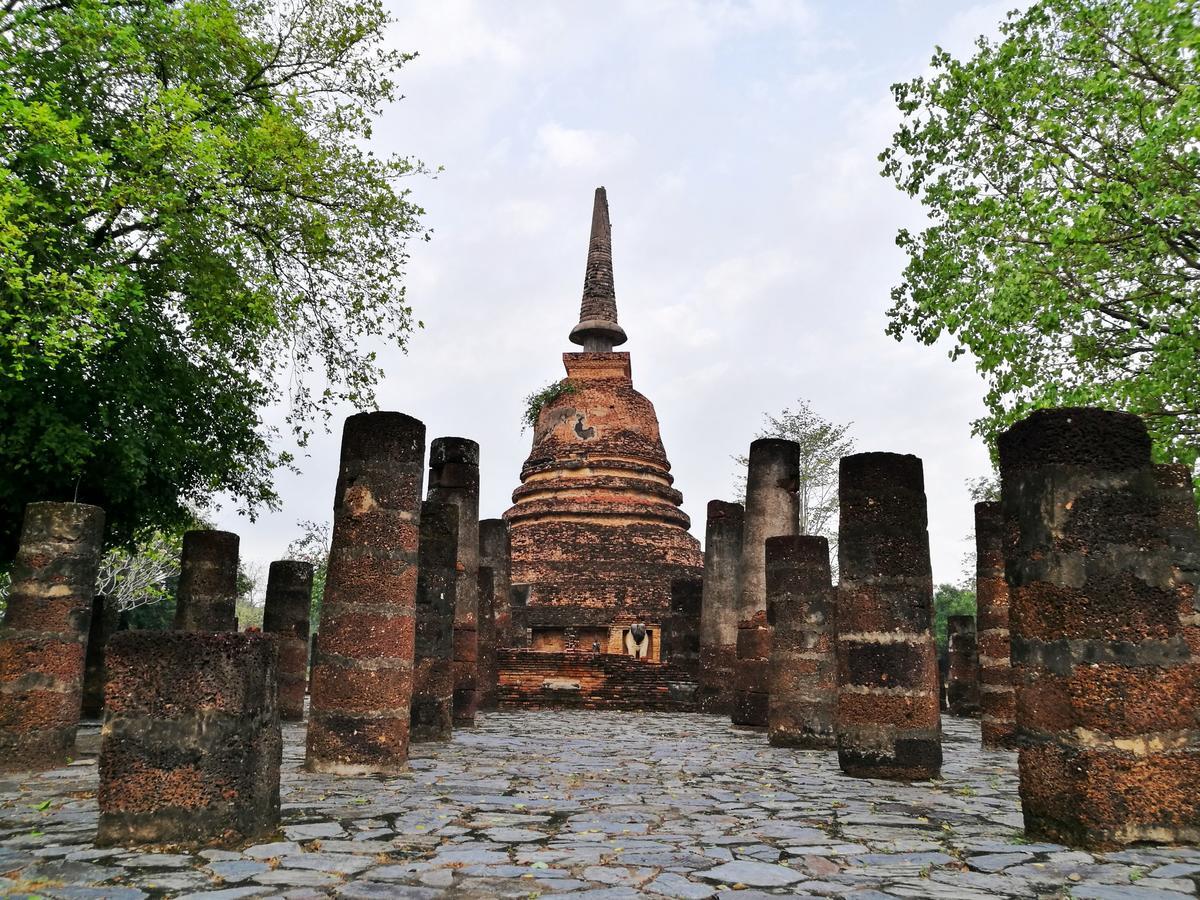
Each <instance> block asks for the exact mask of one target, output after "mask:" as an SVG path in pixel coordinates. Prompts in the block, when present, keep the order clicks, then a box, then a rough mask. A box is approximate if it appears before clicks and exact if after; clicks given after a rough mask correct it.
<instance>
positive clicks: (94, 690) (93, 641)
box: [82, 594, 121, 719]
mask: <svg viewBox="0 0 1200 900" xmlns="http://www.w3.org/2000/svg"><path fill="white" fill-rule="evenodd" d="M120 623H121V610H120V609H118V607H117V602H116V600H115V599H114V598H112V597H106V596H104V595H103V594H97V595H96V596H95V597H94V598H93V599H92V620H91V624H90V625H89V627H88V640H87V655H86V656H85V657H84V663H83V706H82V715H83V718H85V719H98V718H100V717H101V716H102V715H104V680H105V675H104V652H105V648H106V647H107V646H108V639H109V638H110V637H112V636H113V635H114V634H116V632H117V626H118V625H120Z"/></svg>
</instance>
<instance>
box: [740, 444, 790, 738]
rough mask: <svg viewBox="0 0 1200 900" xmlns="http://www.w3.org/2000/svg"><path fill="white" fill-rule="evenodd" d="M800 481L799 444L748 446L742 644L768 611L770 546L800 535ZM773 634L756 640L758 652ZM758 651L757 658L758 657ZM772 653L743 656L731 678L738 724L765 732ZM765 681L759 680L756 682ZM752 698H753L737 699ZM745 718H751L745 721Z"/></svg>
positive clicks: (757, 637) (743, 537)
mask: <svg viewBox="0 0 1200 900" xmlns="http://www.w3.org/2000/svg"><path fill="white" fill-rule="evenodd" d="M799 479H800V445H799V444H797V443H796V442H795V441H788V440H783V439H782V438H759V439H758V440H757V441H755V442H754V443H752V444H751V445H750V464H749V468H748V469H747V471H746V514H745V518H744V523H743V530H742V563H741V584H742V594H741V602H740V603H739V605H738V630H739V634H738V644H739V646H740V645H741V643H742V641H743V637H742V634H741V632H742V630H744V629H749V631H750V632H754V631H757V630H758V628H759V625H758V624H757V621H758V618H757V617H756V614H757V613H760V612H761V613H764V617H763V622H764V625H763V627H766V626H765V621H766V619H765V613H766V611H767V557H766V542H767V538H769V537H776V536H777V535H794V534H798V533H799V530H800V500H799V495H798V494H797V489H798V487H799ZM764 640H765V641H768V642H769V641H770V634H769V633H768V634H766V635H761V636H756V637H755V638H754V639H753V642H754V645H755V647H756V648H758V649H761V647H759V645H760V644H761V642H762V641H764ZM758 649H756V650H755V653H757V652H758ZM769 656H770V652H769V650H768V652H767V653H766V655H765V656H763V657H761V658H759V657H758V656H751V657H743V656H742V654H741V651H740V650H739V652H738V660H741V659H743V658H745V659H748V660H749V665H748V667H743V666H742V665H741V663H740V662H738V663H735V667H736V668H737V671H736V673H735V677H734V679H733V683H734V688H733V689H734V696H733V700H732V702H733V707H734V709H735V710H736V712H734V713H731V714H730V715H731V717H734V718H733V721H734V724H737V725H748V726H754V727H761V728H765V727H766V726H767V701H766V698H767V691H768V685H767V681H766V679H767V668H768V664H769V659H768V658H769ZM756 678H757V679H761V680H758V681H756V680H755V679H756ZM744 693H752V694H755V695H756V696H755V697H753V698H752V697H746V696H739V694H744ZM746 716H750V717H751V718H749V719H747V718H746Z"/></svg>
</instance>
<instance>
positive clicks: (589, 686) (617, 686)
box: [498, 649, 698, 712]
mask: <svg viewBox="0 0 1200 900" xmlns="http://www.w3.org/2000/svg"><path fill="white" fill-rule="evenodd" d="M498 656H499V659H498V663H499V669H500V691H499V699H500V707H501V708H502V709H503V708H508V709H543V708H553V707H559V708H569V709H628V710H656V711H673V712H692V711H694V710H695V709H696V704H695V695H696V689H697V687H698V685H697V683H696V681H695V679H694V678H692V676H691V675H689V674H688V673H687V672H685V671H684V670H683V669H681V668H679V667H678V666H674V665H671V664H670V663H658V662H649V661H647V660H640V659H634V658H633V657H630V656H619V655H617V654H612V653H592V652H590V651H586V652H585V651H582V650H565V651H556V652H543V651H537V650H514V649H503V650H500V651H498Z"/></svg>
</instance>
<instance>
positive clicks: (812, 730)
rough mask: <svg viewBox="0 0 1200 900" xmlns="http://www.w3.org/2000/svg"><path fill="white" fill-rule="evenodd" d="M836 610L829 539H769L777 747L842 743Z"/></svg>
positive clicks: (772, 729) (772, 727)
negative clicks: (839, 740) (838, 722)
mask: <svg viewBox="0 0 1200 900" xmlns="http://www.w3.org/2000/svg"><path fill="white" fill-rule="evenodd" d="M833 614H834V591H833V583H832V580H831V576H830V571H829V542H828V541H826V540H825V538H823V537H810V536H808V535H797V536H794V537H793V536H786V537H770V538H767V623H768V624H769V625H770V626H771V663H770V669H769V677H768V680H769V687H770V701H769V706H768V715H767V718H768V732H767V733H768V739H769V741H770V743H771V744H772V745H773V746H776V747H798V748H801V749H805V750H832V749H833V748H834V746H835V745H836V734H835V729H834V718H835V715H836V712H837V661H836V659H835V656H834V637H833Z"/></svg>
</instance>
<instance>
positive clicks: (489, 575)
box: [476, 566, 499, 709]
mask: <svg viewBox="0 0 1200 900" xmlns="http://www.w3.org/2000/svg"><path fill="white" fill-rule="evenodd" d="M495 590H496V583H495V573H494V572H493V571H492V569H491V568H490V567H489V566H480V567H479V623H478V630H477V632H476V640H477V642H478V645H479V646H478V660H477V663H478V665H477V669H478V673H479V708H480V709H495V708H496V703H497V700H496V690H497V687H498V685H499V676H498V674H497V671H496V595H495Z"/></svg>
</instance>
